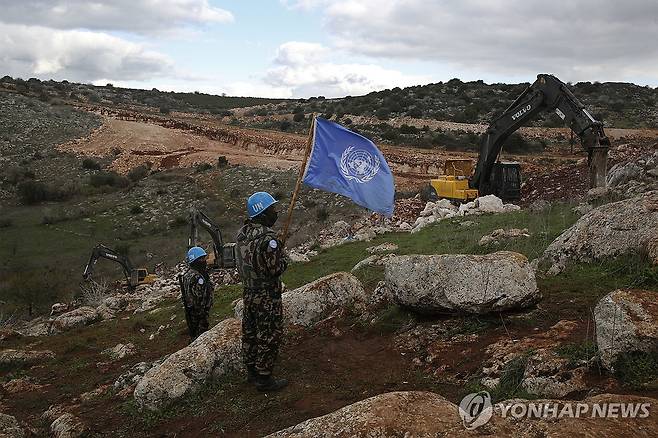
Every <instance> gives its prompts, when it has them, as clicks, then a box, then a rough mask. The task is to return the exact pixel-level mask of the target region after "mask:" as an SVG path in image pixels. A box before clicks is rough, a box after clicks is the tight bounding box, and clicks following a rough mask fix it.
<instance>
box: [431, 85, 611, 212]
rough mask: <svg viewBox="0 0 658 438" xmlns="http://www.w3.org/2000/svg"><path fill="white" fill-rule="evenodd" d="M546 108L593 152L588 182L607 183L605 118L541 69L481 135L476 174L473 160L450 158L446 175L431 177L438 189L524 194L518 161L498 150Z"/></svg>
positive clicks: (460, 195)
mask: <svg viewBox="0 0 658 438" xmlns="http://www.w3.org/2000/svg"><path fill="white" fill-rule="evenodd" d="M543 111H554V112H555V113H556V114H557V115H558V117H560V119H562V121H563V122H564V124H565V125H566V126H568V127H569V128H571V130H572V131H573V132H574V134H576V135H577V136H578V138H579V139H580V144H581V146H582V148H583V149H584V150H585V151H587V154H588V165H589V187H590V188H591V187H600V186H605V176H606V166H607V156H608V149H609V147H610V140H608V137H607V136H606V135H605V132H604V131H603V123H602V122H600V121H598V120H596V119H595V118H594V117H593V116H592V115H591V114H590V113H589V112H588V111H587V109H585V106H584V105H583V104H582V103H580V101H579V100H578V99H577V98H576V96H574V95H573V93H572V92H571V91H570V90H569V88H568V87H567V85H566V84H564V83H563V82H562V81H560V80H559V79H558V78H556V77H555V76H553V75H549V74H540V75H537V80H536V81H535V82H534V83H533V84H532V85H530V86H529V87H528V88H526V89H525V91H523V93H521V95H519V97H517V98H516V100H515V101H514V102H512V104H511V105H510V106H509V107H507V109H506V110H505V111H504V112H503V114H501V115H500V116H499V117H498V118H496V119H495V120H494V121H493V122H491V125H489V127H488V128H487V130H486V132H485V133H484V134H483V135H482V138H481V141H480V155H479V157H478V162H477V166H476V167H475V172H474V173H473V175H472V176H470V173H471V172H470V169H468V167H469V166H465V165H464V163H459V162H460V161H464V160H448V161H447V162H446V166H445V167H446V168H444V174H445V175H442V176H440V177H439V178H438V179H435V180H432V181H431V185H432V186H433V187H434V189H435V191H436V192H437V195H438V196H439V197H441V198H450V199H455V200H459V201H469V200H471V199H475V198H477V197H478V196H482V195H489V194H493V195H496V196H498V197H499V198H501V199H503V200H510V201H514V200H518V199H520V198H521V172H520V168H519V164H518V163H502V162H498V156H499V154H500V151H501V150H502V148H503V144H504V143H505V140H507V138H508V137H509V136H510V135H511V134H512V133H513V132H514V131H516V130H517V129H519V128H520V127H521V126H523V125H524V124H526V123H527V122H528V121H529V120H532V119H533V118H535V117H536V116H537V114H539V113H541V112H543ZM468 161H470V160H468ZM471 166H472V165H471ZM456 170H457V171H456ZM469 176H470V178H469Z"/></svg>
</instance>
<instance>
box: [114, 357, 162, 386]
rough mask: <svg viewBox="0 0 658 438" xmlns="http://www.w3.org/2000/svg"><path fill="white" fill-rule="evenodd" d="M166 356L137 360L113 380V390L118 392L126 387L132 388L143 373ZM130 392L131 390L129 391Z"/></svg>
mask: <svg viewBox="0 0 658 438" xmlns="http://www.w3.org/2000/svg"><path fill="white" fill-rule="evenodd" d="M165 359H166V358H163V359H160V360H158V361H155V362H152V363H151V362H139V363H136V364H135V365H133V366H132V368H130V370H128V371H126V372H125V373H123V374H121V375H120V376H119V378H117V380H116V381H115V382H114V390H115V391H117V392H119V391H123V390H124V389H127V388H133V389H134V386H135V385H137V384H138V383H139V381H140V380H142V378H143V377H144V374H146V372H147V371H148V370H150V369H151V368H153V367H154V366H158V365H160V364H162V362H164V361H165ZM131 392H132V391H131Z"/></svg>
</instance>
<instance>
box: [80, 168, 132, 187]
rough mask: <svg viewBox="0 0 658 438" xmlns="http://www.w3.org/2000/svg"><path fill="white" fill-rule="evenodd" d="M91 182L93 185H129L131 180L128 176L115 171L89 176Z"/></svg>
mask: <svg viewBox="0 0 658 438" xmlns="http://www.w3.org/2000/svg"><path fill="white" fill-rule="evenodd" d="M89 184H90V185H91V186H92V187H97V188H98V187H103V186H109V187H118V188H120V187H128V186H129V185H130V181H129V180H128V178H126V177H124V176H121V175H118V174H117V173H115V172H99V173H97V174H95V175H91V176H90V177H89Z"/></svg>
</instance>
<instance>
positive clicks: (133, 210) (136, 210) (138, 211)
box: [130, 205, 144, 214]
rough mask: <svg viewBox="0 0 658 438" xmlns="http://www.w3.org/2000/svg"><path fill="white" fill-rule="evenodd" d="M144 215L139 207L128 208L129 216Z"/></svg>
mask: <svg viewBox="0 0 658 438" xmlns="http://www.w3.org/2000/svg"><path fill="white" fill-rule="evenodd" d="M141 213H144V209H143V208H142V206H141V205H133V206H132V207H130V214H141Z"/></svg>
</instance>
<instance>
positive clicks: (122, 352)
mask: <svg viewBox="0 0 658 438" xmlns="http://www.w3.org/2000/svg"><path fill="white" fill-rule="evenodd" d="M135 353H137V350H136V349H135V346H134V345H133V344H132V343H130V342H129V343H127V344H117V345H116V346H114V347H113V348H108V349H107V350H103V354H107V355H108V356H110V358H111V359H113V360H121V359H123V358H124V357H126V356H132V355H134V354H135Z"/></svg>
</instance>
